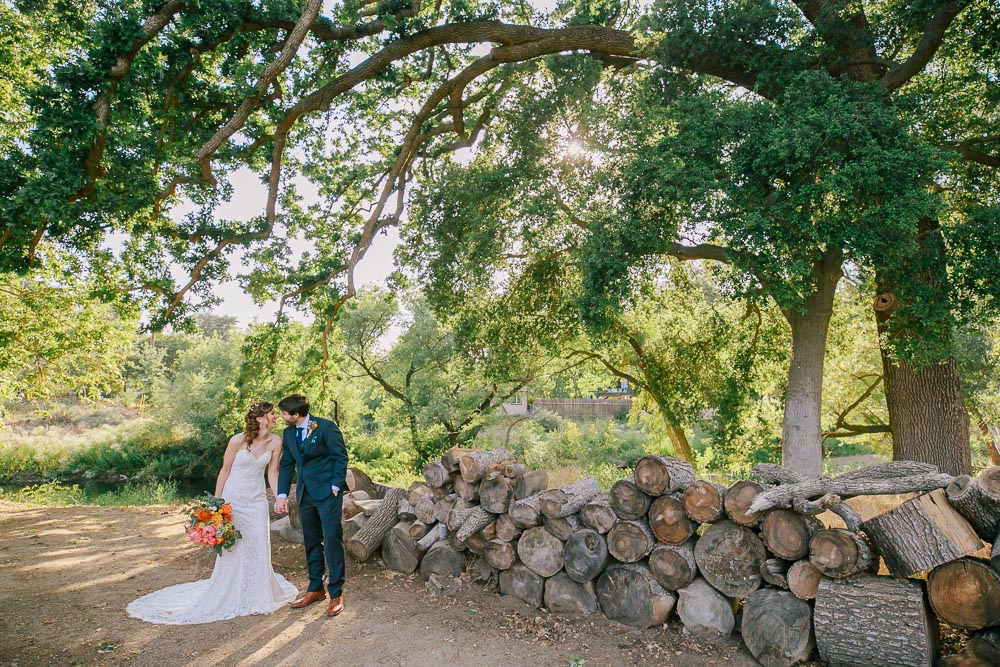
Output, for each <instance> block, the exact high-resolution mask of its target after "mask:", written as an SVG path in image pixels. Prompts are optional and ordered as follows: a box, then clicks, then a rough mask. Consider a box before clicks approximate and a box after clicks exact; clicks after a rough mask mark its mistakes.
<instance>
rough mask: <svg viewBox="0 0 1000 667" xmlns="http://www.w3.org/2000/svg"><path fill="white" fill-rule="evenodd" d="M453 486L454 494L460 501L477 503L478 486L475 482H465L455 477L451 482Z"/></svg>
mask: <svg viewBox="0 0 1000 667" xmlns="http://www.w3.org/2000/svg"><path fill="white" fill-rule="evenodd" d="M452 483H453V484H454V486H455V493H457V494H458V497H459V498H461V499H462V500H466V501H468V502H470V503H474V502H477V501H478V500H479V484H477V483H476V482H466V481H465V480H464V479H462V478H461V477H455V479H454V480H453V482H452Z"/></svg>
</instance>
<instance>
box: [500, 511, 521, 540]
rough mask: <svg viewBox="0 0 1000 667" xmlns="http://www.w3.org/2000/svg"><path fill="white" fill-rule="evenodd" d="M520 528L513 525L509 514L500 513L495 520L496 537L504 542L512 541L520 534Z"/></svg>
mask: <svg viewBox="0 0 1000 667" xmlns="http://www.w3.org/2000/svg"><path fill="white" fill-rule="evenodd" d="M522 532H523V529H522V528H518V527H517V526H516V525H514V520H513V519H511V518H510V514H501V515H500V516H498V517H497V520H496V538H497V539H498V540H503V541H504V542H513V541H514V540H516V539H517V538H519V537H520V536H521V533H522Z"/></svg>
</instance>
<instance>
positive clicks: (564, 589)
mask: <svg viewBox="0 0 1000 667" xmlns="http://www.w3.org/2000/svg"><path fill="white" fill-rule="evenodd" d="M543 599H544V601H545V606H546V607H547V608H548V610H549V611H551V612H552V613H554V614H594V613H596V612H597V595H596V594H595V592H594V584H592V583H591V582H589V581H587V582H584V583H580V582H577V581H574V580H573V579H571V578H570V577H569V576H568V575H567V574H566V573H565V572H559V573H558V574H556V575H555V576H553V577H549V578H548V579H546V580H545V594H544V598H543Z"/></svg>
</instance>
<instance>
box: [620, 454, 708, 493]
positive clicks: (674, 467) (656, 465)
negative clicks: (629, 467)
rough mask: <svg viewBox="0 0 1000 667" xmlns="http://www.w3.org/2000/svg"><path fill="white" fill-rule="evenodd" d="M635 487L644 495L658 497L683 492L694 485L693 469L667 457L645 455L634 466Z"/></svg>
mask: <svg viewBox="0 0 1000 667" xmlns="http://www.w3.org/2000/svg"><path fill="white" fill-rule="evenodd" d="M632 477H633V479H634V481H635V485H636V486H637V487H639V489H640V490H641V491H643V492H644V493H648V494H649V495H651V496H660V495H663V494H665V493H674V492H675V491H683V490H684V489H686V488H687V487H689V486H690V485H691V484H693V483H694V467H693V466H692V465H691V464H690V463H688V462H687V461H682V460H680V459H675V458H672V457H669V456H658V455H656V454H647V455H646V456H643V457H642V458H641V459H639V461H638V463H636V464H635V473H634V474H633V475H632Z"/></svg>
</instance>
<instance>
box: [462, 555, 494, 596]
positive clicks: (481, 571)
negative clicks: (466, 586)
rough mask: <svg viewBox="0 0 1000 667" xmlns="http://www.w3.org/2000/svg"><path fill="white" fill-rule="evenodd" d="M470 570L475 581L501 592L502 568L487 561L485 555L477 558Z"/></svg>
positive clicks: (491, 589)
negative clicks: (497, 567) (499, 568)
mask: <svg viewBox="0 0 1000 667" xmlns="http://www.w3.org/2000/svg"><path fill="white" fill-rule="evenodd" d="M469 571H470V572H471V573H472V580H473V581H474V582H476V583H477V584H483V585H484V586H486V588H487V589H489V590H490V591H492V592H494V593H499V592H500V570H498V569H496V568H495V567H493V566H491V565H490V564H489V563H487V562H486V558H485V557H484V556H480V557H479V558H476V560H475V561H474V562H473V563H472V567H471V568H469Z"/></svg>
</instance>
